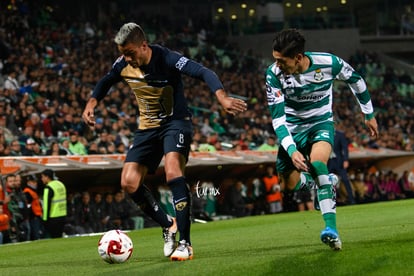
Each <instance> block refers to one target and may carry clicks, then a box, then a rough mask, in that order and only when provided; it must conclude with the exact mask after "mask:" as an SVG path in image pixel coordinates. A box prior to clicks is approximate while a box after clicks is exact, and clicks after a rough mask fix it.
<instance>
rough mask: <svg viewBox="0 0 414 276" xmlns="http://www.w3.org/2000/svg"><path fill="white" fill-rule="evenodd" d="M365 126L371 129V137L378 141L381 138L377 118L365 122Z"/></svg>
mask: <svg viewBox="0 0 414 276" xmlns="http://www.w3.org/2000/svg"><path fill="white" fill-rule="evenodd" d="M365 125H366V126H367V127H368V129H369V132H370V135H371V137H373V138H375V139H377V138H378V137H379V132H378V123H377V120H376V119H375V117H374V118H372V119H369V120H365Z"/></svg>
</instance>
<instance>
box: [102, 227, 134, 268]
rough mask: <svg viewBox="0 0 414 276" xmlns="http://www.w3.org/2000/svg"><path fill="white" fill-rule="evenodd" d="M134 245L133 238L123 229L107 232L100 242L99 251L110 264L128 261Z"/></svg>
mask: <svg viewBox="0 0 414 276" xmlns="http://www.w3.org/2000/svg"><path fill="white" fill-rule="evenodd" d="M133 249H134V245H133V244H132V240H131V238H130V237H129V236H128V235H127V234H126V233H125V232H122V231H121V230H110V231H108V232H105V233H104V234H103V235H102V237H101V238H100V239H99V242H98V253H99V256H101V258H102V259H103V260H104V261H105V262H107V263H110V264H114V263H116V264H119V263H124V262H126V261H127V260H128V259H129V258H130V257H131V255H132V251H133Z"/></svg>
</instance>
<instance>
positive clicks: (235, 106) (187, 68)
mask: <svg viewBox="0 0 414 276" xmlns="http://www.w3.org/2000/svg"><path fill="white" fill-rule="evenodd" d="M167 63H168V64H169V65H170V66H173V67H175V68H176V69H178V70H179V71H180V72H181V73H183V74H186V75H188V76H191V77H193V78H196V79H199V80H202V81H204V82H205V83H206V84H207V86H208V87H209V88H210V91H211V92H212V93H214V94H215V95H216V97H217V100H218V102H219V103H220V104H221V105H222V106H223V108H224V110H225V111H226V112H227V113H229V114H232V115H236V114H237V113H240V112H243V111H246V109H247V104H246V103H245V101H243V100H241V99H238V98H233V97H229V96H228V95H227V93H226V91H225V90H224V87H223V84H222V82H221V81H220V79H219V78H218V76H217V74H216V73H215V72H213V71H212V70H211V69H209V68H207V67H205V66H204V65H202V64H200V63H198V62H195V61H194V60H191V59H189V58H186V57H185V56H183V55H181V54H179V53H177V52H173V51H171V52H169V53H168V55H167Z"/></svg>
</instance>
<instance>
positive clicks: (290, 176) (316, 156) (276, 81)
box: [266, 29, 379, 250]
mask: <svg viewBox="0 0 414 276" xmlns="http://www.w3.org/2000/svg"><path fill="white" fill-rule="evenodd" d="M304 49H305V38H304V36H303V35H302V34H301V33H300V32H299V31H298V30H296V29H285V30H282V31H280V32H278V33H277V34H276V36H275V38H274V40H273V51H272V54H273V57H274V60H275V62H274V63H273V64H272V65H270V66H269V67H268V69H267V71H266V94H267V103H268V106H269V110H270V114H271V115H272V124H273V128H274V130H275V133H276V135H277V136H278V138H279V143H280V147H279V152H278V156H277V161H276V168H277V171H278V173H279V174H280V178H281V181H282V183H283V184H284V186H285V187H286V189H290V190H299V189H302V188H307V189H309V188H312V186H314V184H315V183H316V187H317V189H316V192H317V200H318V201H319V203H318V204H317V209H320V211H321V213H322V217H323V219H324V221H325V228H324V229H323V230H322V231H321V235H320V238H321V240H322V242H324V243H325V244H327V245H329V246H330V247H331V248H332V249H334V250H340V249H341V248H342V242H341V240H340V238H339V235H338V231H337V229H336V190H335V186H336V183H337V181H338V178H337V176H336V175H334V174H329V171H328V167H327V162H328V159H329V156H330V154H331V152H332V146H333V144H334V121H333V112H332V97H333V95H332V85H333V82H334V80H341V81H343V82H345V83H346V84H347V85H348V87H349V88H350V90H351V92H352V93H353V95H354V96H355V98H356V100H357V102H358V104H359V107H360V109H361V111H362V114H363V116H364V120H365V125H366V127H367V129H368V131H369V134H370V135H371V136H372V137H373V138H377V137H378V135H379V133H378V124H377V121H376V119H375V117H374V108H373V106H372V102H371V97H370V94H369V92H368V89H367V86H366V83H365V81H364V80H363V78H362V77H361V75H360V74H358V73H357V72H356V71H355V70H354V69H353V68H352V67H351V66H350V65H349V64H347V63H346V62H345V61H344V60H343V59H341V58H339V57H337V56H335V55H332V54H329V53H321V52H305V50H304Z"/></svg>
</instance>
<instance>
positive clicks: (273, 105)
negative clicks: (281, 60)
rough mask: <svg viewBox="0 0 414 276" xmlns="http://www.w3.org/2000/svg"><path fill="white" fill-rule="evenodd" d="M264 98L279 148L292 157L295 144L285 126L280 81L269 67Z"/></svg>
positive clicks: (283, 99)
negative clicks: (265, 98)
mask: <svg viewBox="0 0 414 276" xmlns="http://www.w3.org/2000/svg"><path fill="white" fill-rule="evenodd" d="M266 97H267V104H268V108H269V111H270V115H271V117H272V125H273V129H274V130H275V133H276V136H277V137H278V139H279V143H280V144H281V146H282V147H283V148H284V149H285V150H286V151H287V152H288V153H289V156H292V154H293V152H295V151H296V150H297V149H296V144H295V142H294V140H293V137H292V134H291V133H290V131H289V129H288V128H287V126H286V113H285V96H284V95H283V93H282V87H281V84H280V81H279V80H278V79H277V77H276V75H275V74H274V72H273V71H272V69H271V67H269V68H268V69H267V71H266Z"/></svg>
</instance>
